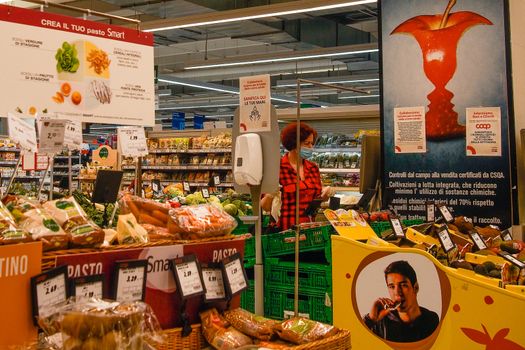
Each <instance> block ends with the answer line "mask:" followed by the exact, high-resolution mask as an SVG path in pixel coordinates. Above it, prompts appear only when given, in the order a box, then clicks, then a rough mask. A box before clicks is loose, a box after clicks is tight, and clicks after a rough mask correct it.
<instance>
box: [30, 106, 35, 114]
mask: <svg viewBox="0 0 525 350" xmlns="http://www.w3.org/2000/svg"><path fill="white" fill-rule="evenodd" d="M29 114H30V115H35V114H36V108H35V107H33V106H31V107H29Z"/></svg>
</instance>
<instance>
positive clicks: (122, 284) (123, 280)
mask: <svg viewBox="0 0 525 350" xmlns="http://www.w3.org/2000/svg"><path fill="white" fill-rule="evenodd" d="M145 275H146V267H145V266H134V267H132V266H130V267H126V268H120V269H119V270H118V283H117V292H116V295H115V300H117V301H141V300H144V282H145Z"/></svg>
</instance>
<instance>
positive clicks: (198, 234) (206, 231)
mask: <svg viewBox="0 0 525 350" xmlns="http://www.w3.org/2000/svg"><path fill="white" fill-rule="evenodd" d="M169 216H170V219H169V221H168V230H169V231H170V232H171V233H172V234H177V233H178V234H180V235H181V237H182V238H183V239H204V238H210V237H218V236H223V235H227V234H229V233H230V232H232V231H233V229H235V227H237V221H236V220H235V219H234V218H233V217H232V216H230V215H229V214H228V213H226V212H225V211H224V210H223V209H222V208H218V207H217V206H214V205H211V204H201V205H196V206H185V207H180V208H176V209H171V210H170V212H169Z"/></svg>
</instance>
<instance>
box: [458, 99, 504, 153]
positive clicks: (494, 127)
mask: <svg viewBox="0 0 525 350" xmlns="http://www.w3.org/2000/svg"><path fill="white" fill-rule="evenodd" d="M466 116H467V149H466V152H467V156H473V157H479V156H481V157H483V156H485V157H487V156H493V157H501V109H500V107H480V108H467V113H466Z"/></svg>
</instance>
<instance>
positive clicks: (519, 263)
mask: <svg viewBox="0 0 525 350" xmlns="http://www.w3.org/2000/svg"><path fill="white" fill-rule="evenodd" d="M498 254H499V255H500V256H501V257H502V258H504V259H505V260H507V261H508V262H510V263H511V264H512V265H514V266H516V267H517V268H519V269H520V270H522V269H524V268H525V263H524V262H523V261H521V260H518V259H516V258H515V257H514V256H513V255H512V254H510V253H509V252H505V251H501V252H499V253H498Z"/></svg>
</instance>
